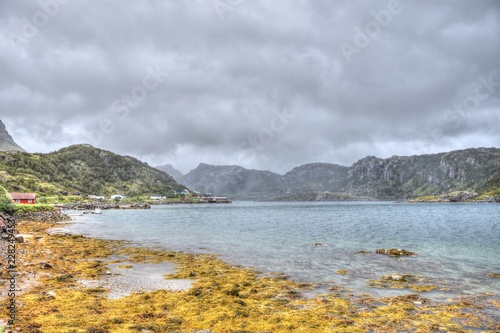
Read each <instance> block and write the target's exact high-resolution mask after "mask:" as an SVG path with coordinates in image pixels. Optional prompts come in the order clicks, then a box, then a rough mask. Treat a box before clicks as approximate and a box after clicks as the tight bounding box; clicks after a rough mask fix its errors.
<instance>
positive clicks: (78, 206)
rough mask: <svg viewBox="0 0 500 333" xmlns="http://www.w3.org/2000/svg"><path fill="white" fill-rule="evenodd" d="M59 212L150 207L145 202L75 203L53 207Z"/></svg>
mask: <svg viewBox="0 0 500 333" xmlns="http://www.w3.org/2000/svg"><path fill="white" fill-rule="evenodd" d="M55 206H56V207H57V208H58V209H61V210H88V211H91V210H96V209H98V208H99V209H150V208H151V205H149V204H148V203H146V202H143V203H130V204H125V203H111V202H99V201H93V202H76V203H71V204H57V205H55Z"/></svg>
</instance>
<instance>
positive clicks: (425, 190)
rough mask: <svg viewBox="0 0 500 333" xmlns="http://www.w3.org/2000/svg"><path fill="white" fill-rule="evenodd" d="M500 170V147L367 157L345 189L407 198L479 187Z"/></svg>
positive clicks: (352, 169)
mask: <svg viewBox="0 0 500 333" xmlns="http://www.w3.org/2000/svg"><path fill="white" fill-rule="evenodd" d="M499 170H500V149H496V148H478V149H466V150H459V151H452V152H449V153H440V154H433V155H420V156H408V157H401V156H393V157H390V158H387V159H380V158H376V157H373V156H370V157H365V158H363V159H361V160H359V161H358V162H356V163H354V164H353V165H352V166H351V167H350V168H349V171H348V176H347V183H346V185H345V186H344V187H343V192H347V193H350V194H357V195H369V196H373V197H376V198H380V199H394V198H397V199H407V198H413V197H418V196H428V195H439V194H444V193H448V192H452V191H467V190H472V191H473V190H475V189H476V188H477V187H479V185H480V184H481V183H482V182H484V181H485V180H487V179H488V178H490V177H491V176H492V175H494V174H495V172H498V171H499Z"/></svg>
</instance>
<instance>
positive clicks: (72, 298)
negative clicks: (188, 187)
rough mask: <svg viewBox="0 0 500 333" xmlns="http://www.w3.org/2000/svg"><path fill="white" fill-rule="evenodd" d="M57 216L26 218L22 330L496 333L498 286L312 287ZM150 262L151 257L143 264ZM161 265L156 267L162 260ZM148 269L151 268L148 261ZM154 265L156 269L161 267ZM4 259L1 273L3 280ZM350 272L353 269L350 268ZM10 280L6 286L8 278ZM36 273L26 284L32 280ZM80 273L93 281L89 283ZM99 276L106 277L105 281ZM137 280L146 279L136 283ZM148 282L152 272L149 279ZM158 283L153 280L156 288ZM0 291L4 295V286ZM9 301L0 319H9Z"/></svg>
mask: <svg viewBox="0 0 500 333" xmlns="http://www.w3.org/2000/svg"><path fill="white" fill-rule="evenodd" d="M55 226H56V224H53V223H38V222H19V223H18V230H19V232H20V233H21V234H23V235H25V242H23V243H19V244H17V262H18V263H17V270H18V272H19V276H18V284H19V285H22V286H23V287H22V288H21V289H22V290H19V291H18V293H17V294H16V303H17V313H16V322H15V325H14V326H13V327H12V328H11V329H17V330H18V332H29V333H35V332H51V333H53V332H66V333H70V332H72V333H73V332H74V333H106V332H109V333H112V332H142V333H146V332H172V333H173V332H204V333H205V332H498V331H499V330H500V323H499V322H498V321H497V320H498V317H495V316H496V314H495V313H496V312H497V311H498V308H500V302H499V301H498V299H497V298H493V299H492V298H491V297H488V296H491V295H475V296H466V297H465V296H464V297H459V298H457V299H450V300H449V301H448V302H446V303H442V302H440V303H438V302H435V301H433V300H431V299H429V298H426V297H425V293H413V294H406V295H400V296H395V297H383V298H375V297H372V296H370V295H355V294H354V293H350V292H349V291H346V290H344V288H343V287H338V288H330V290H329V291H327V292H325V293H322V294H318V293H312V295H313V296H309V297H308V296H306V295H307V294H311V293H310V292H311V290H314V289H315V288H316V287H317V286H316V285H314V284H312V283H303V282H296V281H293V280H290V279H289V278H288V277H287V276H285V275H283V274H280V273H276V274H265V275H263V274H260V273H259V272H258V271H256V270H253V269H251V268H247V267H240V266H234V265H230V264H228V263H226V262H224V261H223V260H221V259H219V258H218V257H217V256H216V255H210V254H191V253H183V252H171V251H166V250H164V249H161V248H146V247H137V246H132V245H131V243H127V242H124V241H112V240H100V239H94V238H88V237H84V236H82V235H70V234H64V233H63V234H49V233H48V232H47V231H48V230H49V229H50V228H53V227H55ZM165 263H169V264H168V265H172V268H173V270H172V269H169V268H168V267H166V268H165V275H164V277H165V280H166V281H184V282H185V281H189V285H186V288H177V289H176V288H171V289H166V288H164V287H159V288H160V289H156V290H152V289H148V288H142V287H141V286H140V285H138V284H140V281H142V280H144V281H146V280H147V278H144V279H141V278H140V277H139V278H138V279H137V280H135V281H136V282H135V283H136V288H135V289H134V288H132V289H133V290H134V291H132V290H131V291H132V292H131V293H130V294H119V297H110V295H115V296H116V293H117V291H119V290H120V289H121V290H123V288H124V286H123V285H124V284H126V283H128V282H130V279H129V280H127V279H125V280H124V281H127V282H123V281H122V282H123V283H122V285H120V280H119V279H118V280H116V281H114V282H113V283H106V281H109V278H110V276H113V275H117V276H120V275H119V274H120V271H127V270H134V268H135V269H136V270H135V273H137V274H139V275H140V273H141V270H140V268H141V267H150V266H151V265H155V264H165ZM142 265H150V266H142ZM155 267H158V266H155ZM144 274H147V269H144ZM154 274H158V272H157V271H156V272H155V273H154ZM5 276H6V271H5V267H2V279H5ZM347 276H348V275H347ZM2 281H3V283H4V284H3V285H2V292H4V291H5V288H6V281H5V280H2ZM27 281H29V283H26V282H27ZM82 281H93V283H95V284H93V285H86V284H85V283H82ZM100 281H101V283H100ZM138 281H139V282H138ZM145 284H147V281H146V282H145ZM153 289H154V288H153ZM0 297H3V299H2V302H3V300H5V297H6V294H5V293H3V294H2V295H1V296H0ZM7 315H8V313H7V309H6V307H2V308H1V313H0V316H1V317H0V318H7Z"/></svg>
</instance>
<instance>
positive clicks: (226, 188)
mask: <svg viewBox="0 0 500 333" xmlns="http://www.w3.org/2000/svg"><path fill="white" fill-rule="evenodd" d="M179 174H180V173H179ZM179 174H177V176H176V179H177V181H178V182H179V183H181V184H183V185H185V186H187V187H188V188H190V189H192V190H197V191H200V192H208V193H214V194H219V195H227V196H229V197H231V198H233V199H240V200H297V201H312V200H353V199H363V200H364V199H368V198H371V199H382V200H386V199H387V200H399V199H401V200H404V199H413V198H422V197H423V198H427V199H439V198H442V199H444V200H448V201H455V200H456V201H462V200H464V199H471V198H472V199H486V200H495V198H497V199H500V149H498V148H477V149H465V150H457V151H452V152H447V153H439V154H431V155H420V156H393V157H390V158H385V159H382V158H377V157H374V156H368V157H365V158H363V159H361V160H359V161H358V162H356V163H354V164H353V165H352V166H350V167H346V166H341V165H336V164H329V163H311V164H305V165H302V166H299V167H296V168H294V169H293V170H291V171H290V172H288V173H286V174H285V175H279V174H276V173H273V172H270V171H261V170H249V169H245V168H242V167H240V166H214V165H208V164H203V163H202V164H200V165H199V166H198V167H197V168H196V169H194V170H192V171H190V172H189V173H188V174H187V175H185V176H180V177H179ZM467 192H468V193H467ZM436 196H438V197H436Z"/></svg>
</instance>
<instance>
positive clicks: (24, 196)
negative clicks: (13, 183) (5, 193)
mask: <svg viewBox="0 0 500 333" xmlns="http://www.w3.org/2000/svg"><path fill="white" fill-rule="evenodd" d="M10 196H11V197H12V200H14V202H15V203H17V204H28V205H34V204H35V203H36V193H11V194H10Z"/></svg>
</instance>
